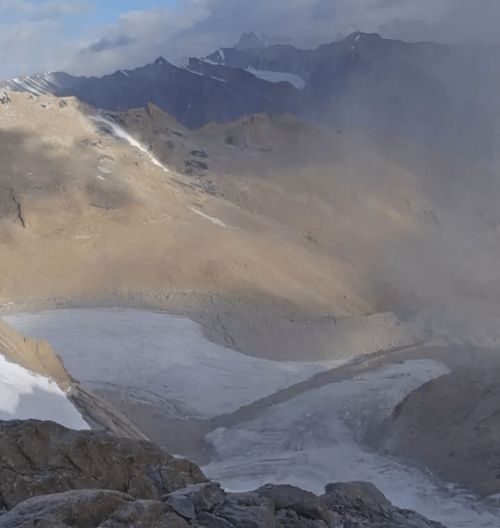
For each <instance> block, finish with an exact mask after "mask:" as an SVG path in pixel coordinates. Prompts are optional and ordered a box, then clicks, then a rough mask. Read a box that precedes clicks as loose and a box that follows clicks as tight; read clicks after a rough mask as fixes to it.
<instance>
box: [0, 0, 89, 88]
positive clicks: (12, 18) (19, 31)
mask: <svg viewBox="0 0 500 528" xmlns="http://www.w3.org/2000/svg"><path fill="white" fill-rule="evenodd" d="M87 9H89V4H88V3H87V2H85V1H83V0H70V1H64V0H47V1H42V2H32V1H29V0H0V48H1V49H2V51H3V52H2V64H1V68H0V76H1V77H3V78H7V77H13V76H16V75H23V74H27V73H33V72H39V71H46V70H49V69H53V68H57V67H60V66H61V65H62V64H64V63H66V62H69V61H70V59H71V57H72V56H74V54H75V53H76V51H77V50H78V49H79V48H80V47H81V46H82V44H83V43H82V42H81V41H79V40H78V39H70V38H69V37H68V34H67V32H66V31H65V30H66V27H65V23H66V17H68V16H74V15H79V14H83V13H85V12H86V11H87Z"/></svg>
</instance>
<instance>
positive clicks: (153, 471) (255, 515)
mask: <svg viewBox="0 0 500 528" xmlns="http://www.w3.org/2000/svg"><path fill="white" fill-rule="evenodd" d="M0 512H1V513H0V527H1V528H34V527H37V528H65V527H71V528H122V527H134V528H186V527H189V526H193V527H198V528H200V527H206V528H281V527H286V528H328V527H334V528H360V527H371V528H374V527H375V528H393V527H394V528H399V527H408V528H427V527H442V525H440V524H439V523H435V522H431V521H428V520H426V519H424V518H423V517H422V516H420V515H418V514H416V513H414V512H411V511H406V510H401V509H398V508H395V507H394V506H393V505H392V504H391V503H390V502H389V501H388V500H387V499H386V498H385V497H384V495H382V493H380V492H379V491H378V490H377V489H376V488H375V487H374V486H373V485H371V484H367V483H345V484H329V485H328V486H326V490H325V494H324V495H322V496H321V497H318V496H316V495H314V494H312V493H309V492H307V491H304V490H301V489H299V488H295V487H293V486H276V485H267V486H263V487H262V488H259V489H257V490H255V491H253V492H249V493H228V492H226V491H224V490H223V489H222V488H221V487H220V485H219V484H217V483H215V482H210V481H209V480H208V479H207V478H206V477H205V475H204V474H203V472H202V471H201V470H200V468H199V467H198V466H196V464H193V463H191V462H189V461H187V460H183V459H179V458H175V457H173V456H171V455H168V454H167V453H165V452H164V451H162V450H161V449H160V448H159V447H157V446H155V445H153V444H151V443H149V442H145V441H138V440H130V439H119V438H114V437H112V436H108V435H106V434H104V433H95V432H88V431H85V432H76V431H71V430H68V429H65V428H64V427H61V426H59V425H56V424H54V423H51V422H38V421H26V422H21V421H13V422H0Z"/></svg>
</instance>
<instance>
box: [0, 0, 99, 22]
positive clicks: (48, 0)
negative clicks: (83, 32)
mask: <svg viewBox="0 0 500 528" xmlns="http://www.w3.org/2000/svg"><path fill="white" fill-rule="evenodd" d="M89 8H90V5H89V3H88V2H86V1H85V0H69V1H68V0H45V1H41V2H34V1H30V0H0V13H2V12H3V13H8V14H13V15H17V16H22V17H24V18H25V19H26V18H29V19H34V20H37V19H47V18H58V17H63V16H68V15H77V14H81V13H85V12H86V11H88V9H89Z"/></svg>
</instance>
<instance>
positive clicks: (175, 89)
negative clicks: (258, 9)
mask: <svg viewBox="0 0 500 528" xmlns="http://www.w3.org/2000/svg"><path fill="white" fill-rule="evenodd" d="M247 40H249V39H247ZM253 40H254V41H255V38H254V39H253ZM250 42H252V39H251V38H250ZM255 46H256V47H254V48H251V47H249V45H245V46H240V45H237V46H236V47H235V48H228V49H221V50H218V51H216V52H215V53H213V54H212V55H209V56H208V57H207V59H205V60H198V59H190V61H189V63H188V64H187V65H186V66H182V67H178V66H174V65H172V64H170V63H168V62H167V61H166V60H164V59H162V58H159V59H157V60H156V61H155V62H154V63H152V64H149V65H146V66H143V67H141V68H137V69H135V70H127V71H118V72H115V73H114V74H112V75H107V76H105V77H102V78H84V77H71V76H68V75H67V74H64V73H51V74H46V75H41V76H34V77H29V78H26V79H17V80H14V81H9V82H8V85H9V86H10V87H13V88H14V89H18V90H29V91H32V92H35V93H39V92H50V93H52V94H55V95H58V96H70V95H74V96H77V97H78V98H80V99H81V100H82V101H85V102H87V103H89V104H91V105H93V106H96V107H98V108H102V109H106V110H113V111H124V110H128V109H131V108H138V107H145V106H147V104H148V103H154V104H156V105H157V106H159V107H160V108H161V109H162V110H164V111H166V112H168V113H169V114H171V115H173V116H174V117H175V118H176V119H177V120H178V121H179V122H181V123H182V124H184V125H186V126H188V127H190V128H196V127H200V126H202V125H204V124H206V123H209V122H228V121H231V120H234V119H237V118H239V117H241V116H243V115H248V114H252V113H259V112H267V113H270V114H282V113H287V112H288V113H293V114H295V115H297V116H299V117H302V118H306V119H312V120H314V121H317V122H323V123H326V124H333V125H334V126H336V127H339V126H349V127H353V126H354V127H365V128H366V127H369V128H370V129H373V130H380V129H382V130H383V131H384V134H394V135H397V136H400V135H403V136H404V137H407V138H408V139H411V140H416V141H419V142H423V143H427V144H432V145H437V146H439V147H440V148H447V149H448V150H452V151H453V152H462V153H464V154H465V155H466V156H469V157H470V156H471V155H473V156H475V157H481V158H485V157H487V158H491V157H493V156H494V155H495V145H496V144H497V142H498V138H499V129H498V126H497V122H498V115H500V99H499V97H498V93H500V90H499V87H500V77H499V76H498V75H497V72H498V71H499V69H498V58H497V57H498V54H497V53H496V52H497V49H496V48H495V47H482V46H449V45H438V44H432V43H413V44H410V43H406V42H402V41H397V40H388V39H384V38H382V37H380V36H379V35H377V34H363V33H353V34H352V35H350V36H349V37H347V38H345V39H343V40H341V41H338V42H333V43H330V44H326V45H323V46H320V47H318V48H317V49H314V50H304V49H298V48H295V47H293V46H290V45H274V46H269V47H266V46H265V45H264V44H263V43H262V42H260V41H258V42H257V41H256V44H255ZM244 70H249V71H244ZM251 72H254V73H255V75H253V74H252V73H251ZM259 72H264V73H267V74H269V73H271V74H276V73H281V74H282V75H283V74H287V75H294V76H296V77H297V78H301V79H303V81H304V82H305V87H304V89H303V90H300V89H296V88H294V87H293V86H292V85H291V84H290V83H289V82H268V81H269V75H268V76H267V77H266V78H267V79H268V80H264V78H259V75H260V73H259ZM263 77H264V76H263ZM282 79H284V80H286V77H282ZM271 80H276V81H279V80H280V77H276V76H275V78H274V79H273V78H272V77H271Z"/></svg>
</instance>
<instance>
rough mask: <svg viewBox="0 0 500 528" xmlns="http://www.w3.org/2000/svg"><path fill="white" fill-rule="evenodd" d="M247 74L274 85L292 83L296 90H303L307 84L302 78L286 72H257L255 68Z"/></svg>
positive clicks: (248, 70) (249, 69)
mask: <svg viewBox="0 0 500 528" xmlns="http://www.w3.org/2000/svg"><path fill="white" fill-rule="evenodd" d="M247 72H249V73H251V74H252V75H255V77H258V78H259V79H263V80H264V81H268V82H272V83H280V82H287V83H290V84H291V85H292V86H295V88H298V89H299V90H303V89H304V88H305V86H306V82H305V81H304V79H302V77H299V76H298V75H295V74H293V73H286V72H276V71H266V70H256V69H254V68H247Z"/></svg>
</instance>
